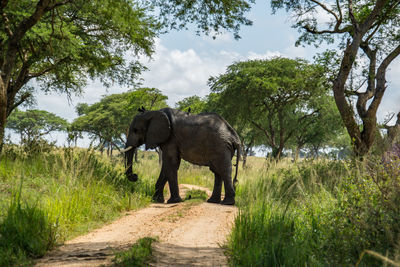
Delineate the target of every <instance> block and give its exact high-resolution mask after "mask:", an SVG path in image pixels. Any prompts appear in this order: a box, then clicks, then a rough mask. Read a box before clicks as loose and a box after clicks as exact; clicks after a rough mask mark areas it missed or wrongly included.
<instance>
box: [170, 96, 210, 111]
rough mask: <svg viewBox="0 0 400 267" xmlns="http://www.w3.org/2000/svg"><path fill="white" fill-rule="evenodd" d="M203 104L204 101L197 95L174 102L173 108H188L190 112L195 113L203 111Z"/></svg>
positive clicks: (183, 109)
mask: <svg viewBox="0 0 400 267" xmlns="http://www.w3.org/2000/svg"><path fill="white" fill-rule="evenodd" d="M205 106H206V101H205V100H203V99H201V97H199V96H197V95H194V96H189V97H186V98H184V99H182V100H181V101H178V102H177V103H176V104H175V108H177V109H179V110H182V111H187V112H188V111H189V108H190V113H195V114H197V113H201V112H204V109H205Z"/></svg>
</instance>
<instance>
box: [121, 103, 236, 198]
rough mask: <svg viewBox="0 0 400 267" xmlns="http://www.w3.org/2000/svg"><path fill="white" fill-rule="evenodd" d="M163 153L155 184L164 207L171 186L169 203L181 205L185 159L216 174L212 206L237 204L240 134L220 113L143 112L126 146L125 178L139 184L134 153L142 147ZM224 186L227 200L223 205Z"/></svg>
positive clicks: (131, 125) (129, 134)
mask: <svg viewBox="0 0 400 267" xmlns="http://www.w3.org/2000/svg"><path fill="white" fill-rule="evenodd" d="M143 144H145V148H146V150H147V149H154V148H156V147H159V148H160V149H161V151H162V166H161V172H160V175H159V177H158V180H157V182H156V184H155V193H154V195H153V200H154V201H155V202H158V203H164V195H163V191H164V186H165V184H166V183H167V182H168V185H169V189H170V195H171V196H170V198H169V199H168V201H167V203H178V202H181V201H182V199H181V197H180V196H179V187H178V177H177V173H178V169H179V165H180V162H181V159H184V160H186V161H188V162H190V163H192V164H196V165H200V166H208V167H209V168H210V170H211V171H212V172H213V173H214V176H215V180H214V188H213V192H212V195H211V197H210V198H209V199H208V200H207V202H210V203H220V204H223V205H234V204H235V188H234V186H235V184H236V182H237V173H238V161H239V158H240V140H239V137H238V134H237V133H236V131H235V130H234V129H233V128H232V127H231V126H230V125H229V123H228V122H227V121H225V119H223V118H222V117H221V116H219V115H218V114H216V113H200V114H191V113H188V112H183V111H180V110H176V109H172V108H163V109H160V110H156V111H147V110H145V109H144V108H143V109H139V113H138V114H137V115H136V116H135V117H134V118H133V120H132V123H131V124H130V126H129V130H128V136H127V141H126V144H125V149H124V150H123V152H125V166H126V169H125V175H126V177H127V178H128V179H129V180H130V181H133V182H134V181H137V180H138V176H137V174H134V173H133V172H132V159H133V155H134V151H135V150H136V149H137V148H138V147H139V146H141V145H143ZM235 150H236V151H237V160H236V164H235V166H236V170H235V177H234V180H233V183H232V179H231V174H232V158H233V155H234V154H235ZM222 182H223V183H224V187H225V197H224V199H223V200H222V201H221V190H222Z"/></svg>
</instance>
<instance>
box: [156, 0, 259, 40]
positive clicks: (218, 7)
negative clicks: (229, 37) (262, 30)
mask: <svg viewBox="0 0 400 267" xmlns="http://www.w3.org/2000/svg"><path fill="white" fill-rule="evenodd" d="M152 2H153V3H154V4H155V5H156V6H157V7H158V8H159V9H160V16H161V18H162V19H163V20H164V23H165V24H166V25H167V26H168V27H171V28H175V29H181V28H184V27H185V26H186V24H187V23H193V22H194V23H197V30H196V32H197V33H198V34H199V33H200V32H205V33H206V34H207V35H208V34H212V35H213V38H215V36H216V35H218V34H219V33H221V32H223V29H226V30H232V31H233V33H234V36H235V38H236V39H238V38H240V36H239V29H240V25H241V24H243V25H251V24H252V21H250V20H249V19H247V18H245V17H244V13H245V12H247V11H249V10H250V5H251V4H253V3H254V2H255V1H254V0H249V1H244V0H233V1H224V0H206V1H189V2H188V1H182V0H172V1H161V0H152Z"/></svg>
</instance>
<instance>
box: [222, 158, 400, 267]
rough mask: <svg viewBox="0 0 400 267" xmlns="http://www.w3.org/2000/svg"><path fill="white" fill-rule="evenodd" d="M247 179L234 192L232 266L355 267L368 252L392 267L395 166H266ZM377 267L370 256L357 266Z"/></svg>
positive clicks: (394, 253)
mask: <svg viewBox="0 0 400 267" xmlns="http://www.w3.org/2000/svg"><path fill="white" fill-rule="evenodd" d="M248 172H250V170H249V169H246V170H245V173H244V174H243V175H244V176H245V177H247V178H246V179H245V180H243V179H242V181H241V183H240V184H239V187H238V188H237V198H238V199H237V203H238V205H239V215H238V217H237V218H236V221H235V225H234V228H233V231H232V234H231V236H230V240H229V244H228V251H229V253H230V260H231V263H232V265H234V266H283V265H284V266H327V265H328V266H330V265H332V266H343V265H349V264H351V265H353V264H355V263H356V262H357V260H358V259H359V257H360V255H361V254H362V252H363V251H364V250H366V249H368V250H370V251H376V252H378V253H379V254H381V255H386V256H387V257H389V258H393V259H395V260H396V259H397V260H398V257H399V255H400V254H399V252H400V251H399V250H398V242H399V240H398V237H399V233H400V232H399V231H400V227H399V214H400V211H399V196H400V193H399V182H400V181H399V177H400V176H399V172H400V169H399V162H398V161H396V160H394V161H391V162H390V166H387V165H382V164H381V162H375V163H374V164H372V163H371V164H367V165H365V163H362V164H358V165H354V164H353V163H345V162H340V161H312V162H299V163H296V164H292V165H290V166H288V165H284V163H280V164H278V165H276V164H274V163H273V162H271V163H269V166H268V167H266V168H261V169H258V171H254V174H250V173H248ZM396 257H397V258H396ZM379 265H380V262H379V261H378V260H376V259H374V258H372V257H370V256H364V257H363V259H362V261H361V266H379Z"/></svg>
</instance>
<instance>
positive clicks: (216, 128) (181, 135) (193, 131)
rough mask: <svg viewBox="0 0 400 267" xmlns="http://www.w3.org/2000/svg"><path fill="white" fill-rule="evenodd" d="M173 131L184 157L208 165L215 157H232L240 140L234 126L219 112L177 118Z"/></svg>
mask: <svg viewBox="0 0 400 267" xmlns="http://www.w3.org/2000/svg"><path fill="white" fill-rule="evenodd" d="M173 132H174V134H175V137H176V139H177V142H178V146H179V147H180V150H181V154H182V157H183V158H184V159H185V160H187V161H190V162H192V163H195V164H200V165H207V161H209V160H210V159H211V158H213V157H220V156H222V155H224V157H226V155H229V156H230V158H232V156H233V154H234V151H235V148H236V143H238V142H239V138H238V137H237V134H236V132H235V131H234V130H233V128H232V127H231V126H230V125H229V124H228V123H227V122H226V121H225V120H224V119H223V118H222V117H221V116H219V115H218V114H215V113H203V114H199V115H190V116H188V118H183V119H177V120H176V121H175V125H174V126H173Z"/></svg>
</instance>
